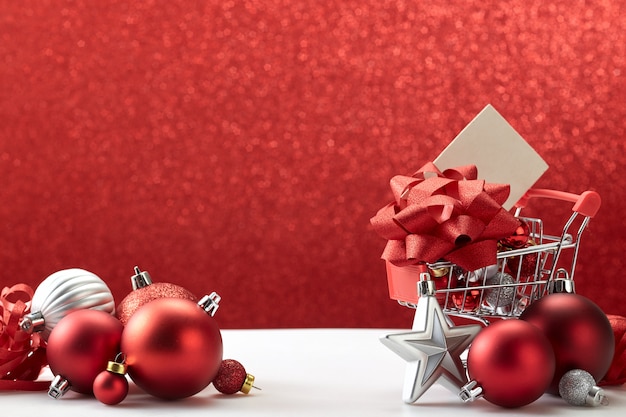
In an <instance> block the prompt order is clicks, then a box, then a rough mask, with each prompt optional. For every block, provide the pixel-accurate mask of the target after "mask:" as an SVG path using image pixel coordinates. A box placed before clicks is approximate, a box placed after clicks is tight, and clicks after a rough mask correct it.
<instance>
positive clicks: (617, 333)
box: [598, 314, 626, 385]
mask: <svg viewBox="0 0 626 417" xmlns="http://www.w3.org/2000/svg"><path fill="white" fill-rule="evenodd" d="M607 318H608V319H609V323H611V328H613V336H614V337H615V353H614V354H613V361H612V362H611V366H610V367H609V370H608V371H607V373H606V375H604V378H602V380H600V382H599V383H598V385H622V384H624V383H626V317H623V316H617V315H613V314H607Z"/></svg>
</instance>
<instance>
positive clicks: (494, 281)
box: [485, 272, 515, 307]
mask: <svg viewBox="0 0 626 417" xmlns="http://www.w3.org/2000/svg"><path fill="white" fill-rule="evenodd" d="M513 284H515V280H514V279H513V277H512V276H511V275H509V274H507V273H506V272H498V273H496V274H495V275H493V276H491V277H489V278H487V280H486V281H485V285H488V286H492V285H502V287H495V288H487V289H486V290H485V301H486V302H487V304H489V305H490V306H491V307H505V306H510V305H512V304H513V300H514V299H515V286H514V285H513Z"/></svg>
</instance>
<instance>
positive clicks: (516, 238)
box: [500, 220, 530, 249]
mask: <svg viewBox="0 0 626 417" xmlns="http://www.w3.org/2000/svg"><path fill="white" fill-rule="evenodd" d="M529 238H530V227H529V226H528V223H527V222H526V221H524V220H520V224H519V226H517V228H516V229H515V231H514V232H513V234H512V235H511V236H509V237H506V238H504V239H502V240H500V242H501V243H502V244H503V245H505V246H508V247H510V248H513V249H519V248H523V247H524V246H525V245H526V243H527V242H528V240H529Z"/></svg>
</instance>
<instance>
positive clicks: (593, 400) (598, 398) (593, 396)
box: [585, 385, 609, 407]
mask: <svg viewBox="0 0 626 417" xmlns="http://www.w3.org/2000/svg"><path fill="white" fill-rule="evenodd" d="M585 403H587V404H588V405H590V406H592V407H597V406H599V405H609V400H608V398H606V393H605V392H604V390H603V389H602V388H600V387H599V386H597V385H594V386H593V387H591V388H590V389H589V392H588V393H587V397H586V398H585Z"/></svg>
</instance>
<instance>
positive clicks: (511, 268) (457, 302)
mask: <svg viewBox="0 0 626 417" xmlns="http://www.w3.org/2000/svg"><path fill="white" fill-rule="evenodd" d="M537 198H544V199H553V200H559V201H563V202H570V203H573V207H572V214H571V215H570V217H569V219H568V220H567V221H566V222H565V224H564V226H563V228H562V232H561V234H560V235H557V236H554V235H547V234H544V225H543V221H542V220H541V219H539V218H533V217H524V216H522V212H523V211H524V209H525V208H526V207H527V205H528V203H529V201H530V200H532V199H537ZM600 205H601V198H600V196H599V194H598V193H596V192H595V191H585V192H583V193H581V194H572V193H568V192H563V191H556V190H549V189H530V190H529V191H528V192H527V193H526V194H525V195H524V196H523V197H522V198H521V199H520V200H519V201H518V202H517V204H516V205H515V207H514V215H515V216H516V217H517V218H519V219H520V220H521V221H523V222H524V223H526V224H527V225H528V228H529V238H530V239H531V240H532V242H533V244H532V245H528V246H525V247H521V248H515V249H509V248H507V249H506V250H504V249H503V250H500V251H498V253H497V263H496V264H495V265H493V266H490V267H485V268H481V269H480V270H477V271H464V270H462V269H461V268H459V267H458V266H456V265H455V264H453V263H450V262H447V261H440V262H435V263H426V264H421V265H411V266H409V267H395V266H393V265H391V264H390V263H389V262H387V276H388V279H389V290H390V295H391V297H392V298H394V299H396V300H397V301H398V302H399V303H400V304H401V305H404V306H406V307H410V308H415V307H416V300H415V299H414V298H413V297H412V296H409V297H407V296H406V295H407V294H409V293H411V290H408V288H410V285H411V282H410V281H411V279H412V280H413V281H414V283H413V287H412V288H413V289H412V292H413V293H414V292H415V291H416V290H415V289H416V280H419V279H420V278H419V277H420V275H421V274H420V273H419V272H418V271H423V268H424V265H425V266H426V267H427V271H428V272H429V273H430V279H432V280H434V281H435V288H436V291H435V295H436V297H437V299H438V301H439V303H440V304H441V307H442V310H443V312H444V313H445V314H446V315H447V316H448V317H457V318H464V319H470V320H476V321H479V322H481V323H483V324H485V325H486V324H489V322H490V321H492V320H493V319H502V318H516V317H518V316H519V315H520V314H521V313H522V312H523V310H524V309H525V308H526V307H527V306H528V305H530V304H531V303H533V302H535V301H536V300H538V299H540V298H542V297H543V296H545V295H546V294H549V293H552V292H563V291H567V292H575V286H574V276H575V271H576V263H577V261H578V255H579V251H580V242H581V237H582V235H583V232H584V231H585V229H586V228H587V226H588V224H589V221H590V220H591V219H592V218H593V217H594V216H595V215H596V213H597V212H598V210H599V209H600ZM573 229H576V230H575V231H573ZM565 253H568V254H569V255H570V257H571V259H570V260H569V262H566V261H565V260H564V259H563V255H564V254H565ZM524 259H526V260H527V264H524ZM535 259H536V260H535ZM528 262H530V263H528ZM564 262H565V263H564ZM524 265H526V266H527V265H531V266H532V270H531V271H528V268H526V270H525V271H524ZM392 276H395V278H396V279H395V280H394V279H392ZM410 276H412V277H413V278H408V277H410ZM494 277H497V279H494ZM400 281H402V283H401V284H400ZM459 282H461V285H459ZM407 290H408V292H407Z"/></svg>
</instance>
